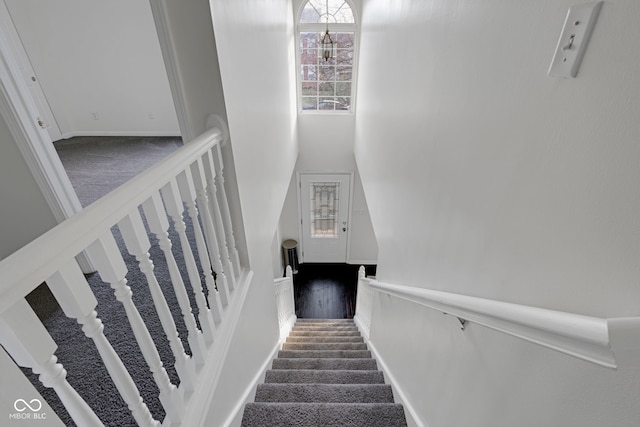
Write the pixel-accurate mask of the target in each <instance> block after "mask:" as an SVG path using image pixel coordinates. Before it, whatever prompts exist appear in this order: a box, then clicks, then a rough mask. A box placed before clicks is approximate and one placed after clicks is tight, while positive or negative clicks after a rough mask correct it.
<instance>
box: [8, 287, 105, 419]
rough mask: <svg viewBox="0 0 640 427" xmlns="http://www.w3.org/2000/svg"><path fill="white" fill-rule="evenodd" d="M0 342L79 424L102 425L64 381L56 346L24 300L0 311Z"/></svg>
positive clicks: (64, 373) (64, 377) (65, 373)
mask: <svg viewBox="0 0 640 427" xmlns="http://www.w3.org/2000/svg"><path fill="white" fill-rule="evenodd" d="M0 342H1V343H2V346H3V347H4V348H5V350H6V351H7V352H8V353H9V354H10V355H11V357H13V359H14V360H15V361H16V362H17V363H18V364H19V365H20V366H24V367H26V368H31V370H32V371H33V372H34V373H35V374H38V375H40V381H41V382H42V384H44V386H45V387H50V388H53V389H54V390H55V392H56V394H57V395H58V397H60V401H62V403H63V405H64V406H65V408H66V409H67V411H68V412H69V415H71V418H73V421H75V423H76V424H77V425H79V426H101V425H103V424H102V422H101V421H100V419H99V418H98V417H97V416H96V414H95V413H94V412H93V411H92V410H91V408H90V407H89V405H87V403H86V402H85V401H84V400H83V399H82V397H80V395H79V394H78V392H77V391H75V390H74V388H73V387H71V385H69V383H68V382H67V379H66V378H67V371H65V370H64V368H63V367H62V365H61V364H59V363H57V361H58V359H57V358H56V356H54V352H55V351H56V348H57V345H56V343H55V342H54V341H53V339H51V336H50V335H49V334H48V333H47V331H46V329H45V328H44V326H42V323H40V320H39V319H38V317H37V316H36V314H35V313H34V312H33V310H32V309H31V307H30V306H29V304H27V302H26V301H25V300H24V299H22V298H21V299H20V300H18V301H14V303H13V304H12V305H11V306H9V307H7V308H6V309H5V310H4V311H2V312H0Z"/></svg>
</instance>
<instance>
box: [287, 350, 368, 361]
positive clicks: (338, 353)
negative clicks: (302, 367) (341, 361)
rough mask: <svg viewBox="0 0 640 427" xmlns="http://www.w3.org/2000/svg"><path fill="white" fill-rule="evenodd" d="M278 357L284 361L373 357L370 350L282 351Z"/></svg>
mask: <svg viewBox="0 0 640 427" xmlns="http://www.w3.org/2000/svg"><path fill="white" fill-rule="evenodd" d="M278 357H279V358H280V357H282V358H283V359H293V358H298V357H302V358H316V359H317V358H319V357H329V358H337V357H341V358H347V357H348V358H356V359H366V358H368V357H371V351H369V350H280V351H279V352H278Z"/></svg>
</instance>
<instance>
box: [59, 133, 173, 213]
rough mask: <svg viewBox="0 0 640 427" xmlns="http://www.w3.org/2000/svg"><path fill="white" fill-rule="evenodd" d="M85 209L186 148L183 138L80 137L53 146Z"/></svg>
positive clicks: (63, 140) (64, 140)
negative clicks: (175, 152)
mask: <svg viewBox="0 0 640 427" xmlns="http://www.w3.org/2000/svg"><path fill="white" fill-rule="evenodd" d="M53 146H54V148H55V149H56V152H57V153H58V156H60V160H61V161H62V165H63V166H64V169H65V171H66V172H67V175H68V176H69V180H70V181H71V185H73V188H74V189H75V190H76V193H77V194H78V198H79V199H80V203H81V204H82V206H88V205H89V204H91V203H92V202H94V201H96V200H98V199H99V198H100V197H102V196H104V195H105V194H107V193H109V192H110V191H112V190H114V189H115V188H117V187H119V186H120V185H122V184H124V183H125V182H127V181H128V180H130V179H131V178H133V177H134V176H136V175H138V174H139V173H140V172H142V171H144V170H146V169H148V168H149V167H150V166H152V165H154V164H155V163H157V162H159V161H160V160H162V159H163V158H165V157H166V156H168V155H169V154H171V153H173V152H174V151H175V150H177V149H178V148H180V147H182V139H181V138H180V137H160V136H159V137H133V136H76V137H73V138H69V139H62V140H60V141H56V142H55V143H54V144H53Z"/></svg>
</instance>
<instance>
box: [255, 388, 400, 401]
mask: <svg viewBox="0 0 640 427" xmlns="http://www.w3.org/2000/svg"><path fill="white" fill-rule="evenodd" d="M255 401H256V402H306V403H311V402H324V403H393V392H392V390H391V386H390V385H386V384H357V385H354V384H260V385H258V389H257V391H256V398H255Z"/></svg>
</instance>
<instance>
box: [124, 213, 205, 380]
mask: <svg viewBox="0 0 640 427" xmlns="http://www.w3.org/2000/svg"><path fill="white" fill-rule="evenodd" d="M118 228H120V231H121V232H122V237H123V239H124V243H125V245H126V246H127V250H128V251H129V253H130V254H131V255H133V256H135V257H136V260H137V261H138V264H139V267H140V271H142V273H144V275H145V277H146V278H147V283H148V284H149V290H150V291H151V297H152V298H153V302H154V304H155V307H156V311H157V312H158V317H159V318H160V323H161V324H162V328H163V330H164V333H165V334H166V336H167V339H168V340H169V345H170V346H171V351H172V352H173V356H174V357H175V359H176V361H175V368H176V372H177V373H178V376H179V377H180V387H181V388H183V389H184V390H185V392H191V391H193V388H194V384H195V379H196V374H195V366H193V363H191V358H190V357H189V356H187V354H186V353H185V351H184V346H183V345H182V341H180V337H179V336H178V331H177V329H176V324H175V322H174V321H173V317H172V316H171V311H170V310H169V306H168V305H167V301H166V299H165V298H164V294H163V293H162V289H161V288H160V284H159V283H158V279H156V276H155V274H154V272H153V268H154V267H153V262H152V261H151V258H150V257H149V249H150V248H151V243H150V242H149V238H148V236H147V233H146V231H145V229H144V224H143V223H142V218H140V214H139V213H138V211H137V210H134V211H132V212H131V213H129V215H127V216H126V217H124V218H123V219H122V220H120V222H118Z"/></svg>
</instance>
